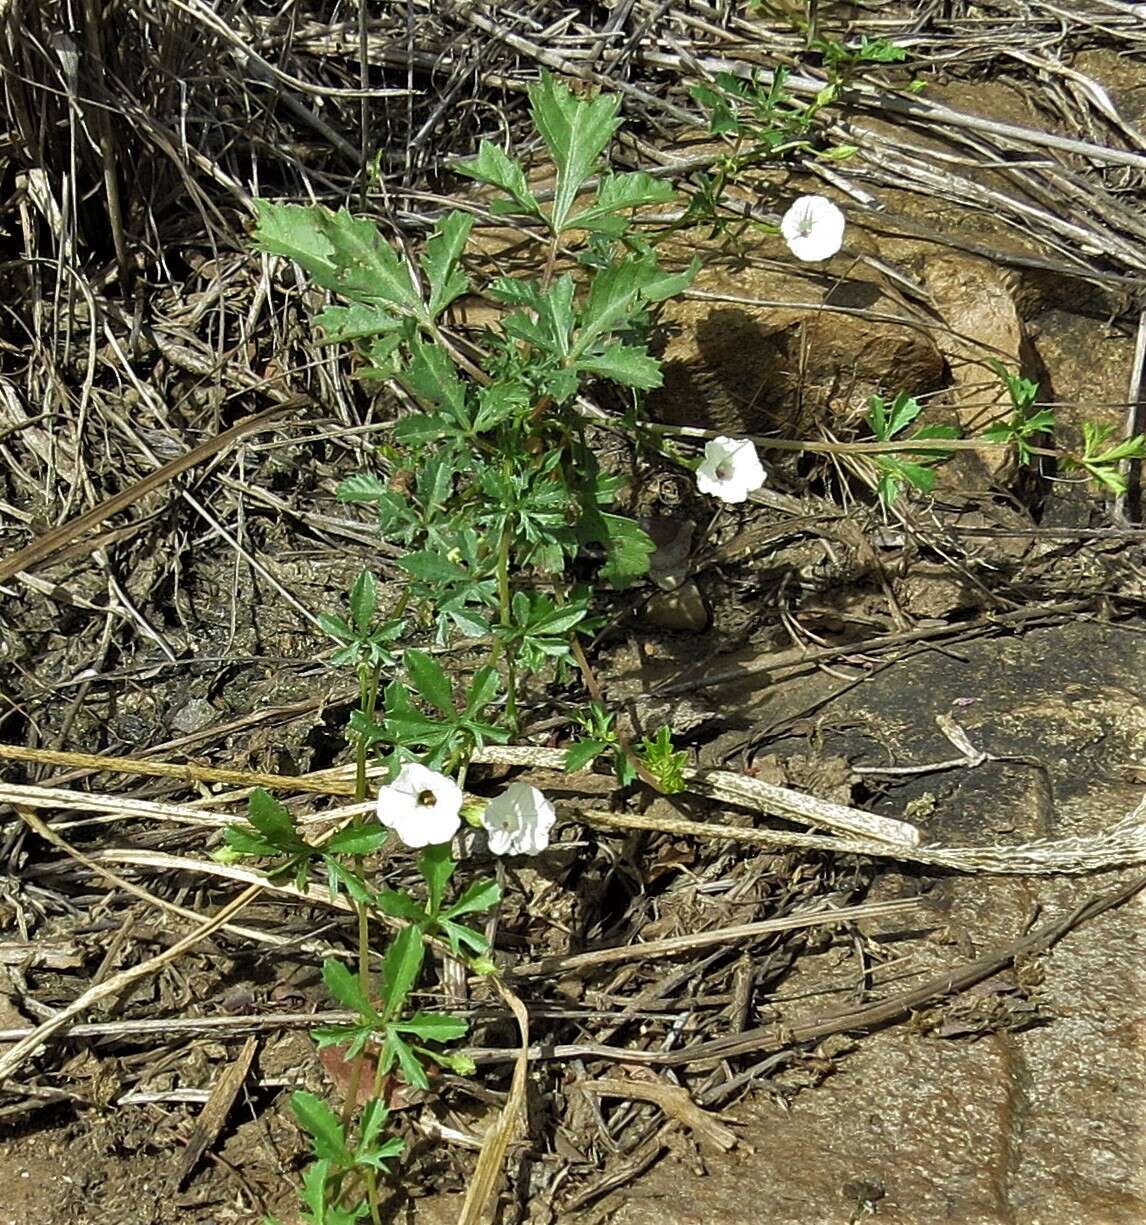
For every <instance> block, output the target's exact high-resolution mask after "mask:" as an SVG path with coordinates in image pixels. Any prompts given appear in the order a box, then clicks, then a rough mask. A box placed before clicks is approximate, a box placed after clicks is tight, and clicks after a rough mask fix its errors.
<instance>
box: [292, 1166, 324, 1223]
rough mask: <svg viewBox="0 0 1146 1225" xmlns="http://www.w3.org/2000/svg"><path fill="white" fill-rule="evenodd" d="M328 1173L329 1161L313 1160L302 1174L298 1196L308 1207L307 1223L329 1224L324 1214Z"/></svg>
mask: <svg viewBox="0 0 1146 1225" xmlns="http://www.w3.org/2000/svg"><path fill="white" fill-rule="evenodd" d="M329 1174H330V1162H329V1161H315V1162H313V1163H312V1164H311V1165H309V1166H307V1168H306V1171H305V1173H304V1174H303V1176H302V1187H301V1188H300V1189H299V1196H300V1197H301V1199H302V1202H303V1203H304V1204H305V1205H306V1206H307V1207H308V1208H309V1209H310V1213H311V1215H310V1219H309V1221H308V1225H329V1223H328V1220H327V1215H326V1180H327V1177H328V1175H329Z"/></svg>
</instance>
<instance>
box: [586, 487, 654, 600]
mask: <svg viewBox="0 0 1146 1225" xmlns="http://www.w3.org/2000/svg"><path fill="white" fill-rule="evenodd" d="M577 533H578V536H579V537H580V539H581V540H583V541H586V542H595V543H597V544H600V545H602V546H603V547H604V549H605V564H604V565H603V566H602V567H601V571H600V575H601V578H603V579H605V580H606V582H610V583H612V584H613V586H615V587H617V588H619V589H620V590H624V589H625V588H626V587H630V586H632V584H633V583H634V582H636V581H637V579H639V578H642V577H643V576H644V575H646V574H648V572H649V558H650V557H651V556H652V554H653V551H654V550H655V549H656V545H654V544H653V541H652V538H651V537H650V536H649V534H648V533H647V532H646V531H645V530H644V529H643V528H642V527H641V526H640V525H639V524H638V523H636V522H634V521H633V520H632V519H628V518H626V517H625V516H624V515H613V514H609V513H608V512H607V511H602V510H598V509H597V508H595V507H587V508H586V509H585V512H584V513H583V514H582V516H581V521H580V523H578V525H577Z"/></svg>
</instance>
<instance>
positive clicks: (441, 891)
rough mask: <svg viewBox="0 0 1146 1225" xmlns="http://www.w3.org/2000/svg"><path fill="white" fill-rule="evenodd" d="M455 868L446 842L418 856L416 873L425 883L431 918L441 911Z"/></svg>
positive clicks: (431, 847) (430, 847) (429, 848)
mask: <svg viewBox="0 0 1146 1225" xmlns="http://www.w3.org/2000/svg"><path fill="white" fill-rule="evenodd" d="M456 866H457V865H456V864H455V862H454V856H453V851H452V850H451V848H450V845H449V843H448V842H447V843H443V844H442V845H441V846H428V847H426V848H425V850H423V851H422V852H421V854H420V855H419V856H418V872H419V874H420V875H421V877H422V879H423V880H424V881H425V882H426V900H427V907H428V910H429V913H430V915H431V916H433V915H436V914H437V913H438V911H439V910H441V908H442V898H443V897H444V896H445V893H446V886H447V885H448V884H449V883H450V877H451V876H453V874H454V869H455V867H456Z"/></svg>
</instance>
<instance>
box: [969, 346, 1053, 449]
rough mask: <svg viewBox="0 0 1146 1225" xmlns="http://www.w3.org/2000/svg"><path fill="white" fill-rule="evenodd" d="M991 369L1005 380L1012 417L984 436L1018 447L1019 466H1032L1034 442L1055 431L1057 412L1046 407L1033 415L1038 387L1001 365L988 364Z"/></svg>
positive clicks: (988, 440) (991, 440)
mask: <svg viewBox="0 0 1146 1225" xmlns="http://www.w3.org/2000/svg"><path fill="white" fill-rule="evenodd" d="M988 364H989V365H990V367H991V369H992V370H994V372H995V373H996V374H997V375H998V376H999V378H1000V379H1001V380H1002V382H1003V385H1004V386H1005V387H1006V389H1007V394H1008V395H1009V396H1010V399H1011V409H1012V412H1011V416H1010V417H1009V418H1008V419H1007V420H1006V421H1001V422H999V423H998V424H996V425H993V426H991V427H990V428H989V429H987V430H984V431H983V434H982V437H983V438H984V440H985V441H987V442H997V443H1004V444H1006V445H1009V446H1013V447H1014V448H1015V454H1016V455H1017V456H1018V460H1019V463H1021V464H1029V463H1030V462H1031V459H1032V458H1033V454H1034V453H1033V451H1032V450H1031V447H1032V439H1034V438H1037V437H1038V435H1039V434H1047V433H1050V432H1051V431H1052V430H1053V429H1054V412H1053V411H1052V410H1051V409H1048V408H1044V409H1040V410H1039V411H1038V412H1032V411H1031V410H1032V408H1033V407H1034V404H1035V401H1036V400H1037V399H1038V394H1039V385H1038V383H1032V382H1031V381H1030V379H1025V378H1023V377H1022V376H1021V375H1018V374H1012V373H1011V371H1010V370H1008V369H1007V368H1006V366H1004V365H1003V363H1002V362H999V361H995V360H993V359H992V360H991V361H990V362H989V363H988Z"/></svg>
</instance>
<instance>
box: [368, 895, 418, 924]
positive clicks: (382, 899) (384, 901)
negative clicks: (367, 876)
mask: <svg viewBox="0 0 1146 1225" xmlns="http://www.w3.org/2000/svg"><path fill="white" fill-rule="evenodd" d="M372 900H373V904H374V906H375V907H377V909H378V910H380V911H381V912H382V913H383V914H384V915H389V916H390V918H392V919H405V920H406V921H407V922H408V923H422V922H424V921H425V918H426V912H425V911H424V910H423V909H422V907H421V906H419V905H418V903H417V902H415V901H414V899H413V898H412V897H410V896H409V894H406V893H399V892H398V891H397V890H396V889H383V890H381V891H380V892H378V893H376V894H375V895H374V898H373V899H372Z"/></svg>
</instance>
